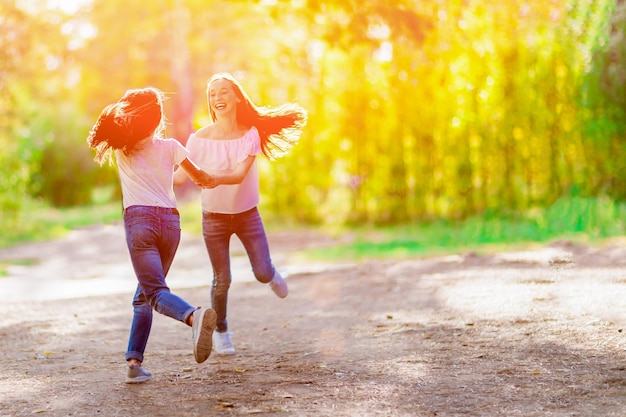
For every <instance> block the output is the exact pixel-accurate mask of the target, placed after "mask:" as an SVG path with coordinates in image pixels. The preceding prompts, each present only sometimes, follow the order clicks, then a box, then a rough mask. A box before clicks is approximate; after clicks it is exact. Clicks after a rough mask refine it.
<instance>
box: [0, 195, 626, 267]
mask: <svg viewBox="0 0 626 417" xmlns="http://www.w3.org/2000/svg"><path fill="white" fill-rule="evenodd" d="M109 200H110V198H101V199H100V200H99V201H98V200H97V199H95V201H98V202H97V203H95V204H93V205H90V206H84V207H75V208H68V209H55V208H51V207H48V206H46V205H44V204H42V203H38V202H33V203H32V204H31V205H30V206H29V207H28V208H27V210H26V211H25V212H23V213H21V214H20V218H19V219H13V220H12V221H11V220H9V221H8V222H7V219H3V220H2V221H0V226H2V228H3V230H4V231H5V233H3V235H2V236H0V248H2V247H8V246H12V245H15V244H19V243H22V242H29V241H42V240H50V239H54V238H59V237H62V236H64V235H65V234H66V233H68V232H69V231H71V230H72V229H75V228H79V227H84V226H88V225H92V224H108V223H116V222H121V220H122V215H121V203H120V202H119V201H112V202H111V201H109ZM179 210H180V212H181V225H182V228H183V230H184V231H185V232H186V233H193V234H200V233H201V221H200V219H201V212H200V205H199V203H198V201H197V200H196V199H193V200H191V201H188V202H182V203H181V204H180V205H179ZM625 219H626V204H624V203H617V202H615V201H612V200H609V199H606V198H595V199H591V198H582V197H567V198H563V199H561V200H558V201H557V202H555V203H554V204H553V205H552V206H551V207H549V208H547V209H535V210H532V211H529V212H528V213H526V214H524V215H517V216H506V215H498V214H494V213H485V214H483V215H481V216H477V217H474V218H470V219H467V220H464V221H459V222H455V221H443V220H441V221H436V222H431V223H427V224H409V225H398V226H393V227H386V228H374V227H360V228H350V229H347V228H342V227H335V228H331V227H330V226H328V227H327V228H326V229H325V230H324V232H326V233H329V234H332V235H335V236H342V237H346V236H350V237H351V239H349V240H348V241H347V243H342V244H338V245H336V246H333V247H324V248H320V249H311V250H307V251H306V252H303V253H302V254H301V255H302V256H303V257H304V258H307V259H324V260H329V261H345V260H362V259H371V258H405V257H414V256H429V255H435V254H447V253H459V252H464V251H477V252H486V251H488V252H492V251H494V250H500V249H503V248H511V247H524V246H525V247H527V246H530V245H536V244H545V243H547V242H550V241H554V240H561V239H566V240H572V241H577V242H586V243H595V244H601V243H602V242H603V241H604V240H605V239H610V238H615V237H621V236H626V224H625ZM1 223H3V224H1ZM266 228H267V230H268V231H270V232H271V231H273V230H281V229H284V228H285V227H284V226H282V225H280V224H266ZM289 228H293V227H291V226H289ZM342 241H343V242H346V239H345V238H343V239H342ZM2 269H3V268H2V267H1V265H0V276H1V275H2Z"/></svg>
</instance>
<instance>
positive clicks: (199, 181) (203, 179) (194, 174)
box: [174, 158, 217, 188]
mask: <svg viewBox="0 0 626 417" xmlns="http://www.w3.org/2000/svg"><path fill="white" fill-rule="evenodd" d="M180 168H182V170H181V169H178V170H177V171H176V172H175V173H174V184H181V183H182V182H183V181H184V177H183V180H181V179H180V177H181V176H183V175H184V174H183V171H184V172H185V173H186V174H187V175H188V176H189V178H191V180H192V181H193V182H195V183H196V185H198V186H199V187H203V188H213V187H215V186H216V185H217V183H216V182H215V179H214V177H213V176H212V175H209V174H208V173H207V172H206V171H203V170H202V169H200V168H199V167H198V166H197V165H196V164H195V163H193V161H192V160H191V159H189V158H185V160H184V161H183V162H181V163H180Z"/></svg>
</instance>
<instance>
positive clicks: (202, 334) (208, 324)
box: [191, 307, 217, 363]
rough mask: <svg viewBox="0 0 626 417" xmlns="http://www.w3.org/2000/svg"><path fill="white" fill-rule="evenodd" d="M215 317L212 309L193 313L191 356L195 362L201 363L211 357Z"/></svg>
mask: <svg viewBox="0 0 626 417" xmlns="http://www.w3.org/2000/svg"><path fill="white" fill-rule="evenodd" d="M216 320H217V316H216V314H215V310H213V309H212V308H202V307H198V309H197V310H196V311H195V312H194V313H193V325H192V326H191V333H192V335H193V355H194V357H195V358H196V362H198V363H202V362H204V361H205V360H207V358H208V357H209V356H210V355H211V341H212V338H211V333H214V332H213V330H215V324H216Z"/></svg>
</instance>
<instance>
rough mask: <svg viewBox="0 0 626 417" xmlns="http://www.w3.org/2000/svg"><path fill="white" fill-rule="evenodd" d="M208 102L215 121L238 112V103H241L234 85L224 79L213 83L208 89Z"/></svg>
mask: <svg viewBox="0 0 626 417" xmlns="http://www.w3.org/2000/svg"><path fill="white" fill-rule="evenodd" d="M208 100H209V111H210V112H211V116H212V117H213V120H216V118H217V117H219V116H223V115H224V114H226V113H230V112H234V111H236V110H237V103H239V101H240V100H239V98H238V97H237V94H236V93H235V88H234V86H233V84H232V83H231V82H230V81H228V80H226V79H223V78H220V79H216V80H214V81H213V82H211V84H210V85H209V89H208Z"/></svg>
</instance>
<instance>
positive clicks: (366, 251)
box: [304, 196, 626, 261]
mask: <svg viewBox="0 0 626 417" xmlns="http://www.w3.org/2000/svg"><path fill="white" fill-rule="evenodd" d="M624 219H626V203H623V202H622V203H618V202H615V201H612V200H610V199H607V198H600V199H592V198H583V197H576V196H571V197H564V198H562V199H559V200H558V201H557V202H555V203H554V204H553V205H552V206H550V207H548V208H547V209H540V208H537V209H534V210H531V211H529V212H528V213H527V214H526V215H524V216H511V215H503V214H497V213H484V214H482V215H480V216H475V217H471V218H468V219H466V220H462V221H449V220H438V221H434V222H430V223H419V224H415V223H413V224H408V225H396V226H391V227H386V228H357V229H351V230H348V231H345V232H344V233H350V234H353V235H354V236H355V238H354V240H353V242H351V243H349V244H341V245H338V246H334V247H325V248H323V249H315V250H311V251H307V252H306V253H305V254H304V256H306V257H309V258H319V259H326V260H335V261H346V260H361V259H373V258H403V257H415V256H427V255H434V254H452V253H459V252H463V251H491V250H494V249H498V248H503V247H505V248H511V247H515V246H520V247H521V246H527V245H530V244H533V243H537V242H550V241H553V240H561V239H570V240H575V241H599V240H602V239H607V238H612V237H617V236H623V235H624V234H626V222H625V220H624Z"/></svg>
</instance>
